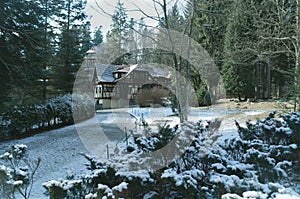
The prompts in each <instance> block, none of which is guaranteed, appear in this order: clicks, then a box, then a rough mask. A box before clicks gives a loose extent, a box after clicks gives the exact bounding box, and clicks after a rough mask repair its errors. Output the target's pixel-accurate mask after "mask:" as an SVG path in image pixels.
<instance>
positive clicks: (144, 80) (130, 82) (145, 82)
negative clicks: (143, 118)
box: [86, 50, 171, 108]
mask: <svg viewBox="0 0 300 199" xmlns="http://www.w3.org/2000/svg"><path fill="white" fill-rule="evenodd" d="M95 54H96V52H95V51H93V50H89V51H88V52H87V57H86V60H88V62H87V64H88V65H90V66H94V74H93V80H92V83H93V85H94V98H95V101H96V108H118V107H128V106H130V105H134V104H136V96H137V93H138V91H139V90H140V89H143V88H151V87H153V86H159V87H166V88H167V87H168V86H169V85H170V81H171V78H170V77H171V73H170V72H169V71H168V70H165V69H161V68H157V67H153V66H152V67H149V66H141V65H132V66H122V65H107V64H101V63H97V59H95Z"/></svg>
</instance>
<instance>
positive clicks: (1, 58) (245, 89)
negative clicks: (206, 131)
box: [0, 0, 300, 109]
mask: <svg viewBox="0 0 300 199" xmlns="http://www.w3.org/2000/svg"><path fill="white" fill-rule="evenodd" d="M153 4H154V5H156V11H157V13H158V14H159V15H158V16H150V15H147V11H142V10H140V11H141V12H142V13H143V14H144V17H143V18H141V19H140V20H135V19H132V18H131V19H130V18H129V17H128V11H127V10H126V8H125V6H124V4H123V3H122V2H121V1H119V2H118V4H117V5H116V10H115V12H114V13H113V14H111V17H112V24H111V28H110V30H109V31H108V33H107V34H106V42H103V41H104V40H103V33H102V29H101V26H100V27H99V28H98V29H96V30H95V32H94V33H95V34H94V35H95V38H94V40H92V38H91V36H90V33H91V30H90V23H89V21H88V20H87V15H86V14H85V13H84V8H85V6H86V1H85V0H67V1H62V0H38V1H18V0H8V1H4V2H1V3H0V41H1V43H0V49H1V50H0V70H1V73H0V91H1V92H0V97H1V102H3V103H1V105H0V106H2V108H3V106H6V105H8V104H22V103H25V104H26V103H27V102H31V103H32V102H35V101H41V100H44V99H46V98H48V97H49V96H55V95H58V94H63V93H70V92H72V86H73V81H74V78H75V75H76V71H77V70H78V68H79V66H80V64H81V63H82V61H83V58H84V55H85V52H86V51H87V50H88V49H90V48H91V47H92V46H93V45H99V44H102V45H103V47H104V49H105V50H104V51H103V52H101V53H102V55H103V56H102V59H100V60H102V61H103V63H114V64H135V63H143V64H145V63H161V64H168V65H173V66H174V68H175V69H176V70H177V71H178V72H179V73H181V74H183V76H185V77H187V78H188V80H189V81H190V82H191V84H192V86H193V88H194V90H195V91H196V94H197V96H199V97H198V99H197V100H198V104H201V103H202V104H205V103H203V101H205V100H204V98H203V97H204V96H207V90H208V87H207V80H205V78H204V77H203V76H201V75H200V74H199V73H198V72H197V70H195V66H193V65H191V64H190V63H189V61H188V60H184V59H183V58H182V57H174V56H173V55H172V54H170V53H169V54H168V53H167V52H164V51H162V50H160V49H159V48H156V42H158V41H159V40H160V39H161V40H162V39H164V37H160V36H159V35H162V33H161V34H160V33H157V31H156V32H155V34H154V30H153V29H151V28H150V27H149V26H148V25H147V24H146V23H145V19H146V18H148V19H149V18H151V19H152V20H156V21H157V24H158V25H157V27H155V28H156V29H158V32H159V30H160V29H161V28H167V29H168V28H169V29H173V30H177V31H179V32H182V33H184V34H186V35H188V36H189V37H191V38H193V39H194V40H195V41H197V42H198V43H200V44H201V45H202V46H203V47H204V49H206V50H207V52H208V53H209V55H210V56H211V57H212V58H213V60H214V62H215V64H216V65H217V67H218V68H219V70H220V73H221V75H222V79H223V83H224V86H225V90H226V96H227V97H238V98H239V99H241V100H246V99H248V98H264V99H266V98H271V97H276V98H282V97H287V98H291V99H294V102H295V109H296V108H297V103H299V95H300V94H299V93H300V91H299V86H298V85H299V81H300V80H299V79H300V77H299V76H300V75H299V73H300V72H299V64H300V62H299V59H300V54H299V53H300V33H299V32H300V31H299V29H300V21H299V17H300V12H299V7H300V6H299V2H298V0H295V1H288V0H286V1H285V0H284V1H275V0H262V1H254V0H246V1H238V0H225V1H223V0H222V1H221V0H211V1H202V0H186V1H185V3H184V4H183V6H182V5H178V4H176V3H175V5H172V6H171V5H170V4H169V2H168V1H165V0H160V1H153ZM153 35H155V37H153ZM128 49H130V50H131V52H129V53H128V52H127V51H128ZM132 49H136V50H135V51H132ZM116 54H117V55H119V57H118V59H116V60H110V58H111V57H116ZM183 92H187V91H183ZM185 96H187V95H185ZM185 101H188V100H185ZM186 105H188V104H186Z"/></svg>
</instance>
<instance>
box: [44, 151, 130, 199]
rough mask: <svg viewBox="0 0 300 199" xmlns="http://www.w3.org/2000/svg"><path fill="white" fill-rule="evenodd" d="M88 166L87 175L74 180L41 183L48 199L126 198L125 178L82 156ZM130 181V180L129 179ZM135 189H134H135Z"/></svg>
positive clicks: (94, 160)
mask: <svg viewBox="0 0 300 199" xmlns="http://www.w3.org/2000/svg"><path fill="white" fill-rule="evenodd" d="M84 156H85V157H86V158H87V160H88V161H89V164H88V165H87V169H88V170H89V171H88V173H87V174H86V175H84V176H80V177H78V179H74V176H73V177H71V178H68V179H66V180H50V181H48V182H45V183H43V186H44V188H45V189H46V190H47V193H46V194H47V195H48V196H49V197H50V199H57V198H97V199H98V198H126V196H127V194H128V193H127V189H128V188H129V187H128V183H127V182H125V181H124V180H125V177H124V176H121V175H120V174H116V171H115V170H114V169H113V168H111V167H109V166H106V165H105V164H102V163H101V162H98V161H97V160H96V159H94V158H93V157H90V156H88V155H84ZM131 180H132V179H131ZM135 188H136V187H135Z"/></svg>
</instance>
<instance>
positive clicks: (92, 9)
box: [86, 0, 182, 35]
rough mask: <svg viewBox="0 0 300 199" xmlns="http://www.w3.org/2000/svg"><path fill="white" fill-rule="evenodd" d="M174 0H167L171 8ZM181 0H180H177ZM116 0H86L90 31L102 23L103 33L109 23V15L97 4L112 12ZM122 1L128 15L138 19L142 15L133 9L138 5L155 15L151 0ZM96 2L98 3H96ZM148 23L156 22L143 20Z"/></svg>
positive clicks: (107, 28)
mask: <svg viewBox="0 0 300 199" xmlns="http://www.w3.org/2000/svg"><path fill="white" fill-rule="evenodd" d="M175 1H176V0H168V2H169V4H170V6H169V8H171V6H172V4H174V2H175ZM179 1H182V0H179ZM117 2H118V0H87V3H88V4H87V7H86V13H87V14H88V16H89V17H90V21H91V28H92V31H94V29H95V28H96V27H99V26H100V25H102V31H103V33H104V35H105V34H106V32H107V31H108V30H109V27H110V24H111V17H110V16H108V15H107V14H104V13H103V12H102V11H101V9H99V7H98V5H99V6H100V7H101V8H102V9H103V10H104V11H105V12H106V13H109V14H113V13H114V10H115V6H116V5H117ZM121 2H123V3H124V7H125V8H126V9H127V14H128V17H129V18H131V17H133V18H135V19H140V18H141V17H142V16H143V15H142V14H141V13H140V12H137V11H134V10H136V9H137V7H139V8H140V9H142V10H143V11H144V12H145V13H147V14H148V15H152V16H153V15H154V16H157V14H156V11H155V9H154V6H153V3H152V0H121ZM97 4H98V5H97ZM145 21H146V23H147V24H149V25H155V24H156V22H154V21H153V20H145Z"/></svg>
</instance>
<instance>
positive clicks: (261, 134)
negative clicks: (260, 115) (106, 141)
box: [44, 113, 300, 199]
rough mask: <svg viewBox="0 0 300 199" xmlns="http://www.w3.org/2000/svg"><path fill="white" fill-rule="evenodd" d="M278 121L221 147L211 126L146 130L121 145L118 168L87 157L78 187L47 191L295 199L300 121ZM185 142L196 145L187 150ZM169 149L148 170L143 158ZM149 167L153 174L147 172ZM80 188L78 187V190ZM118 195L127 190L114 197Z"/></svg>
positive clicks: (243, 131) (53, 184) (254, 126)
mask: <svg viewBox="0 0 300 199" xmlns="http://www.w3.org/2000/svg"><path fill="white" fill-rule="evenodd" d="M281 117H282V119H279V118H275V114H274V113H271V114H270V116H269V117H267V118H266V119H264V120H258V121H257V122H256V123H250V122H248V123H247V125H248V128H242V127H240V126H239V125H238V124H237V126H238V127H239V129H238V131H239V133H240V137H235V138H228V139H225V140H223V139H220V140H222V141H220V140H218V137H219V135H218V134H217V133H216V131H214V129H213V126H214V125H213V124H212V123H210V122H209V123H210V124H211V127H208V126H207V123H206V122H201V121H200V122H198V123H197V124H194V123H184V124H181V125H180V126H178V127H176V128H170V127H169V126H163V127H161V128H159V132H150V131H151V130H149V127H148V128H145V131H146V132H143V133H144V134H143V135H145V136H143V137H139V138H136V137H133V136H132V137H129V138H128V139H127V141H126V143H125V141H124V143H119V144H118V145H117V150H115V151H117V152H116V153H117V154H115V155H118V156H119V157H116V156H115V158H117V161H116V162H115V163H113V164H112V165H110V166H109V165H105V164H102V163H101V162H98V161H97V160H96V159H94V158H91V157H89V156H86V157H87V158H88V160H89V162H90V164H89V165H88V169H89V170H90V171H91V173H90V174H89V175H85V176H83V177H81V178H79V179H77V180H79V181H76V179H70V180H69V181H50V182H48V183H46V184H44V186H46V188H47V190H48V192H49V193H50V192H53V191H54V192H55V193H61V194H64V195H63V197H62V198H76V197H75V195H74V193H76V194H79V193H81V196H82V197H85V198H102V197H103V196H106V197H107V198H113V197H115V198H118V197H123V198H208V199H210V198H230V196H234V197H235V198H241V197H240V196H244V197H245V198H247V197H246V196H248V195H257V197H253V198H275V197H274V196H276V195H278V194H285V192H286V193H289V194H291V193H292V194H295V195H297V194H296V193H295V192H294V191H293V190H292V189H293V188H294V189H295V190H297V187H296V186H298V185H299V182H300V179H299V145H298V143H297V142H298V141H297V140H295V139H294V137H295V136H299V131H298V130H297V129H298V128H299V126H297V125H298V124H299V123H298V122H299V121H300V120H299V119H300V118H299V114H296V113H291V114H289V115H282V116H281ZM251 134H253V135H251ZM286 134H288V135H289V136H286ZM133 135H135V134H133ZM266 135H267V136H266ZM175 137H176V140H175V142H172V139H173V138H175ZM223 138H224V137H223ZM182 142H188V143H191V144H190V146H185V145H184V144H183V143H182ZM167 144H173V145H172V147H171V150H170V151H166V150H164V151H165V152H166V153H165V154H161V156H162V157H160V156H155V159H150V160H149V161H148V162H147V158H145V155H147V154H149V153H151V152H154V151H155V152H158V151H157V150H159V149H161V148H162V147H163V146H165V145H167ZM183 146H185V147H183ZM128 148H130V150H128ZM174 153H176V154H180V156H178V157H176V158H174V160H173V161H171V162H170V164H169V165H167V166H166V167H164V168H161V169H159V170H156V171H155V170H153V168H154V167H153V165H154V166H155V163H156V162H157V161H166V160H165V158H167V157H166V155H170V154H174ZM160 158H161V159H160ZM153 160H155V161H153ZM152 161H153V162H152ZM141 165H143V166H142V168H141V167H140V166H141ZM148 165H149V171H151V172H148V171H145V168H144V167H146V166H148ZM74 180H75V181H74ZM75 182H78V183H77V184H76V186H75ZM64 184H67V185H70V186H65V185H64ZM77 185H78V186H77ZM57 186H59V187H57ZM285 186H286V187H289V189H290V190H288V189H285V188H284V187H285ZM65 187H69V188H68V189H66V188H65ZM120 187H123V188H124V189H121V191H120V192H118V193H117V192H116V190H119V188H120ZM62 190H65V191H66V192H64V193H62V192H61V191H62ZM226 193H231V195H230V194H226ZM118 194H119V195H118ZM56 196H57V195H56ZM76 196H77V195H76ZM50 198H51V197H50Z"/></svg>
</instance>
